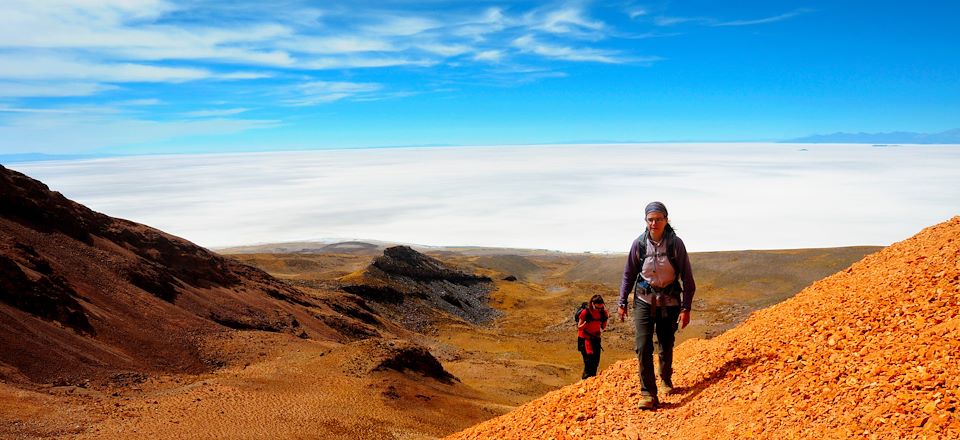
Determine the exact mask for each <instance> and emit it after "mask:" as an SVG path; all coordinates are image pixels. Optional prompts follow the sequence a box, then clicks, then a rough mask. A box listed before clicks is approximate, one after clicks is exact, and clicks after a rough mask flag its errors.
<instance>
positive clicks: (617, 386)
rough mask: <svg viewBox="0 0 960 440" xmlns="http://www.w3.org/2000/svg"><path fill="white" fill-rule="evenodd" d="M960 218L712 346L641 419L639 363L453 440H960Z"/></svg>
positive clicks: (685, 355) (685, 348) (684, 355)
mask: <svg viewBox="0 0 960 440" xmlns="http://www.w3.org/2000/svg"><path fill="white" fill-rule="evenodd" d="M958 311H960V217H954V218H953V219H951V220H949V221H947V222H945V223H942V224H939V225H936V226H933V227H930V228H927V229H925V230H923V231H922V232H920V233H919V234H917V235H916V236H914V237H912V238H910V239H908V240H905V241H903V242H900V243H897V244H894V245H892V246H890V247H888V248H886V249H884V250H883V251H881V252H878V253H876V254H873V255H871V256H868V257H867V258H865V259H864V260H862V261H860V262H859V263H856V264H854V265H853V266H851V267H850V268H849V269H847V270H846V271H843V272H840V273H838V274H836V275H833V276H831V277H829V278H826V279H824V280H822V281H819V282H817V283H815V284H813V285H812V286H810V287H809V288H807V289H805V290H804V291H802V292H801V293H799V294H797V295H796V296H795V297H794V298H792V299H790V300H788V301H785V302H783V303H781V304H778V305H776V306H773V307H770V308H768V309H764V310H761V311H758V312H755V313H753V314H752V315H751V317H750V319H748V320H747V321H746V322H745V323H743V324H742V325H740V326H738V327H736V328H734V329H732V330H730V331H728V332H726V333H724V334H722V335H720V336H719V337H717V338H714V339H711V340H691V341H688V342H685V343H683V344H681V345H680V346H679V347H678V348H677V353H676V359H677V361H676V365H675V370H676V372H675V376H674V385H676V386H677V388H676V390H675V393H674V394H673V395H670V396H662V398H661V400H662V402H663V405H662V407H661V408H660V409H658V410H657V411H652V412H651V411H641V410H638V409H636V404H637V401H638V398H639V383H638V381H637V376H636V367H637V363H636V360H632V361H622V362H619V363H616V364H614V365H612V366H610V367H609V368H607V369H606V370H605V371H603V372H602V373H601V374H600V375H599V376H598V377H596V378H592V379H588V380H586V381H582V382H579V383H577V384H573V385H570V386H567V387H565V388H562V389H559V390H557V391H554V392H552V393H550V394H547V395H546V396H544V397H542V398H540V399H538V400H535V401H533V402H530V403H528V404H526V405H524V406H522V407H520V408H518V409H517V410H515V411H513V412H511V413H508V414H506V415H504V416H501V417H498V418H496V419H493V420H490V421H487V422H484V423H482V424H480V425H478V426H475V427H473V428H470V429H467V430H465V431H462V432H460V433H458V434H455V435H453V436H451V437H449V438H454V439H479V438H542V439H551V438H555V439H563V438H590V437H600V438H631V439H632V438H683V439H684V440H696V439H716V438H778V439H780V438H840V437H844V438H846V437H858V438H958V437H960V414H958V412H957V410H958V406H960V316H958Z"/></svg>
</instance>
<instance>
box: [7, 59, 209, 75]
mask: <svg viewBox="0 0 960 440" xmlns="http://www.w3.org/2000/svg"><path fill="white" fill-rule="evenodd" d="M0 66H2V67H0V79H4V80H50V79H56V80H90V81H103V82H184V81H191V80H197V79H202V78H211V77H214V76H216V75H215V74H214V73H212V72H210V71H209V70H206V69H199V68H191V67H165V66H152V65H147V64H135V63H96V62H91V61H85V60H80V59H74V58H66V57H54V56H31V55H13V54H10V53H6V54H0Z"/></svg>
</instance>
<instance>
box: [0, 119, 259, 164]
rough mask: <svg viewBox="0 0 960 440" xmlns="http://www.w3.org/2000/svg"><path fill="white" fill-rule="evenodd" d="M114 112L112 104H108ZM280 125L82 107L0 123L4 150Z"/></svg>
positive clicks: (123, 142) (71, 147)
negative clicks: (158, 116) (142, 115)
mask: <svg viewBox="0 0 960 440" xmlns="http://www.w3.org/2000/svg"><path fill="white" fill-rule="evenodd" d="M105 110H106V111H105V113H110V110H111V109H109V108H108V109H105ZM277 125H278V122H277V121H272V120H252V119H202V120H174V121H154V120H147V119H137V118H130V117H126V116H123V115H115V114H99V113H96V112H94V111H83V112H80V111H78V112H75V113H69V114H48V113H22V114H13V115H12V116H11V117H9V118H6V119H4V120H3V122H2V124H0V151H3V152H6V153H30V152H37V151H42V152H44V153H73V152H95V151H105V150H108V149H110V148H116V147H124V146H129V145H132V144H138V143H144V142H159V141H163V140H168V139H176V138H180V137H185V136H197V135H225V134H232V133H239V132H243V131H247V130H253V129H260V128H270V127H275V126H277Z"/></svg>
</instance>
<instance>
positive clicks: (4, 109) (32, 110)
mask: <svg viewBox="0 0 960 440" xmlns="http://www.w3.org/2000/svg"><path fill="white" fill-rule="evenodd" d="M0 112H3V113H53V114H57V113H60V114H64V113H76V110H65V109H55V108H17V107H4V106H0Z"/></svg>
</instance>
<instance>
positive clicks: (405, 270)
mask: <svg viewBox="0 0 960 440" xmlns="http://www.w3.org/2000/svg"><path fill="white" fill-rule="evenodd" d="M341 289H342V290H343V291H345V292H348V293H352V294H355V295H358V296H360V297H363V298H365V299H368V300H370V301H371V302H372V303H373V304H375V305H377V306H378V310H379V311H380V312H382V313H384V314H387V315H388V316H391V317H393V318H394V319H396V320H397V321H399V322H401V323H403V324H404V325H405V326H406V327H408V328H411V329H414V330H417V331H423V330H425V329H426V328H427V327H429V325H430V323H431V322H432V321H434V320H436V319H442V318H443V316H442V315H443V314H446V315H448V316H450V315H452V316H455V317H457V318H459V319H463V320H466V321H468V322H471V323H475V324H479V323H485V322H488V321H490V320H491V319H493V318H495V317H496V316H498V313H497V312H496V310H494V309H493V308H491V307H490V306H489V305H488V301H487V299H488V295H489V293H490V291H491V290H492V289H493V281H492V280H491V279H490V278H489V277H485V276H480V275H474V274H470V273H466V272H463V271H461V270H459V269H457V268H455V267H452V266H450V265H448V264H446V263H444V262H442V261H440V260H437V259H435V258H432V257H430V256H427V255H424V254H422V253H420V252H417V251H416V250H414V249H412V248H410V247H408V246H395V247H391V248H387V249H386V250H384V252H383V255H381V256H378V257H376V258H375V259H374V260H373V262H372V263H371V264H370V265H369V266H368V267H367V268H366V270H364V272H363V273H362V274H360V275H359V276H351V277H346V279H345V280H344V285H343V286H342V287H341Z"/></svg>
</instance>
